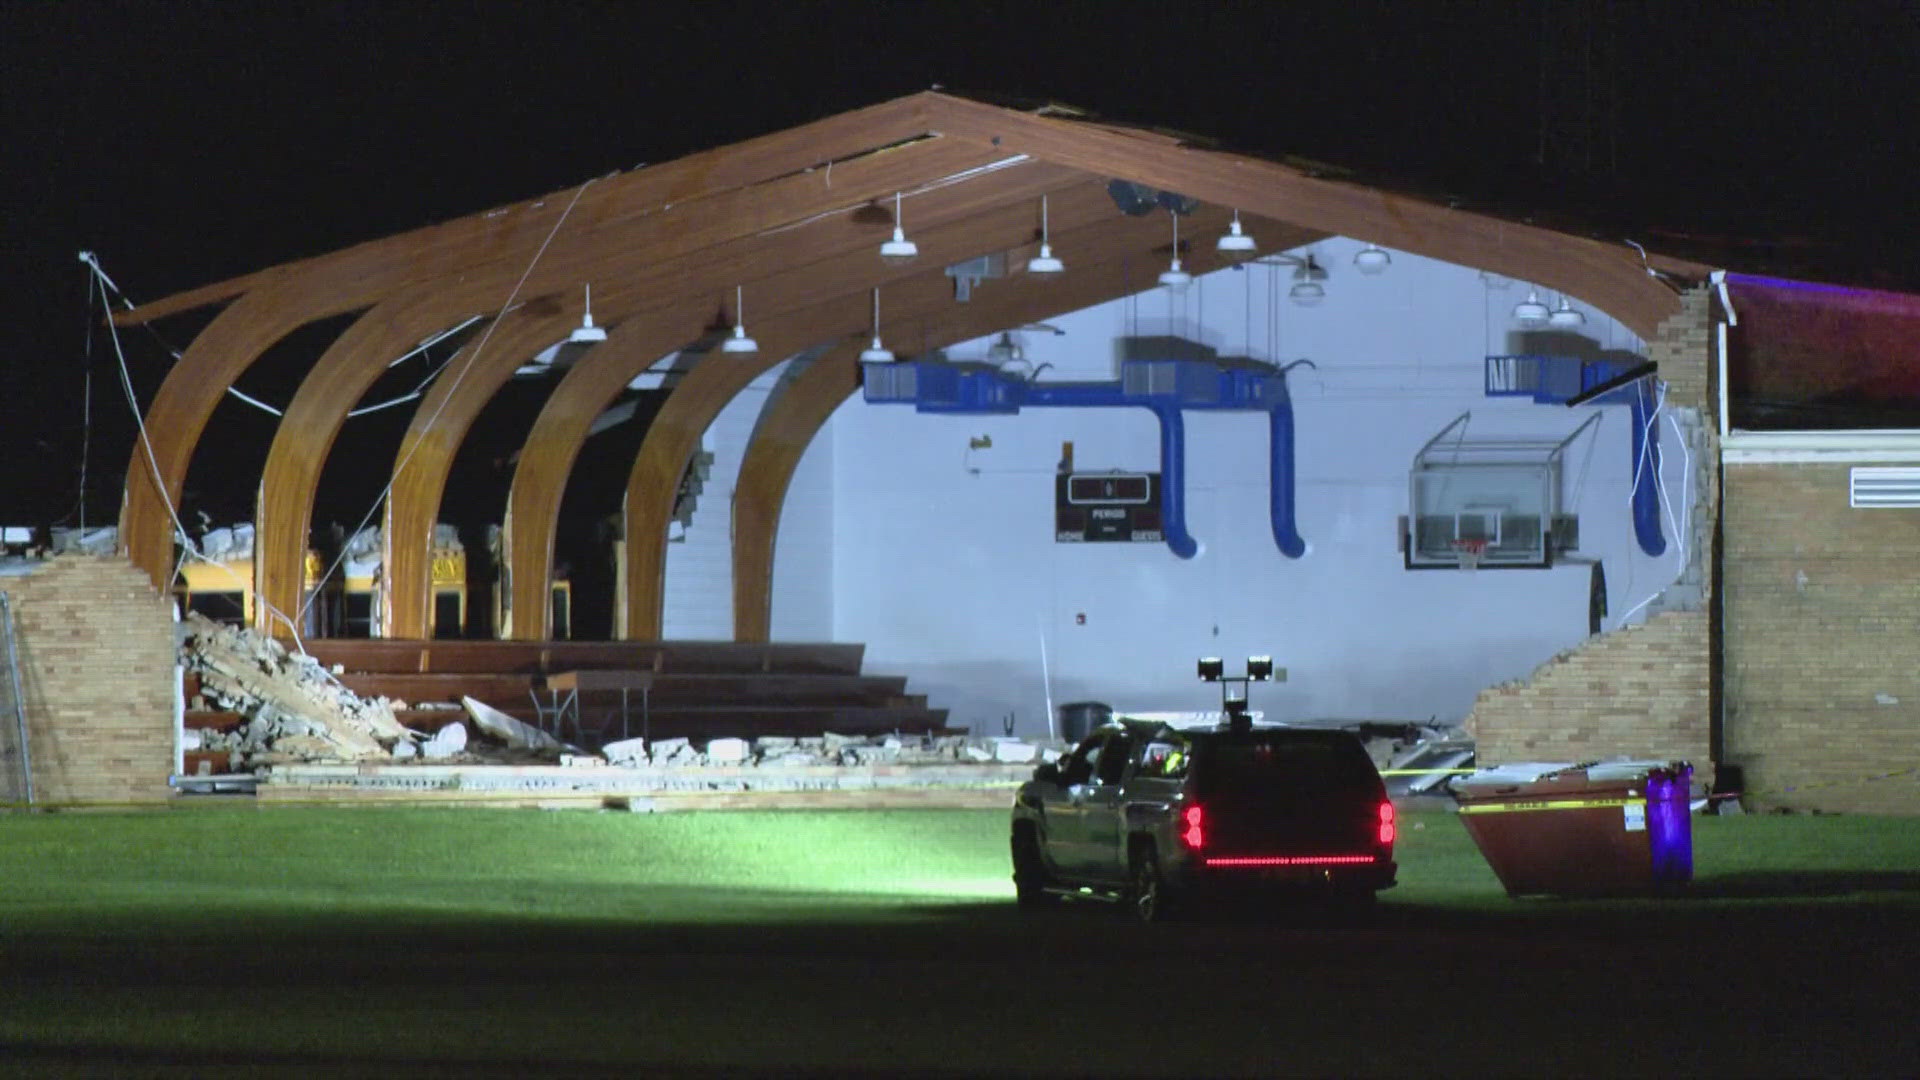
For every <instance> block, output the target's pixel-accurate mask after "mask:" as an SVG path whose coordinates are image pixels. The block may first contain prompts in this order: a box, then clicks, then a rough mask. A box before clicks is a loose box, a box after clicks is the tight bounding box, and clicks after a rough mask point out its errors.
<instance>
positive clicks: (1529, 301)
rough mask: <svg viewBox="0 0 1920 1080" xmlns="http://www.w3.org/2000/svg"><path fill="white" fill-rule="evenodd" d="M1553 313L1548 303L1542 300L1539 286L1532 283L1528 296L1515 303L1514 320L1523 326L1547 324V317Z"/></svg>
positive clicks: (1528, 287) (1528, 289) (1528, 288)
mask: <svg viewBox="0 0 1920 1080" xmlns="http://www.w3.org/2000/svg"><path fill="white" fill-rule="evenodd" d="M1551 315H1552V313H1551V312H1549V311H1548V310H1547V305H1545V304H1543V303H1541V302H1540V290H1539V288H1537V287H1535V286H1532V285H1529V286H1527V298H1526V299H1525V300H1522V301H1520V302H1519V303H1517V304H1515V305H1513V318H1514V321H1515V322H1517V323H1519V324H1520V325H1521V326H1525V327H1539V326H1545V325H1547V319H1548V318H1549V317H1550V316H1551Z"/></svg>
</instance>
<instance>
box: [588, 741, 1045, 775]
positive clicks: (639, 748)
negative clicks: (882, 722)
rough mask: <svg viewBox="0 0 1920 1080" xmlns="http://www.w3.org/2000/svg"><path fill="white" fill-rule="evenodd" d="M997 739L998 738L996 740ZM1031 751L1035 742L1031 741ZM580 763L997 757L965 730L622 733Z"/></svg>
mask: <svg viewBox="0 0 1920 1080" xmlns="http://www.w3.org/2000/svg"><path fill="white" fill-rule="evenodd" d="M995 741H998V740H995ZM1029 752H1030V753H1033V754H1035V755H1038V754H1039V753H1041V751H1040V748H1038V747H1029ZM576 760H578V761H580V763H582V764H600V763H604V764H607V765H613V766H619V767H626V768H644V767H652V768H713V767H747V768H767V769H800V768H814V767H822V766H830V767H838V768H854V767H859V766H865V765H951V764H956V763H962V762H981V761H993V760H996V759H995V758H994V757H993V756H992V754H991V752H988V753H987V754H986V755H985V756H981V754H980V747H979V745H978V744H977V743H975V742H972V741H970V740H969V739H968V738H967V736H965V735H935V736H925V737H923V736H919V735H875V736H871V737H869V736H865V735H836V734H833V733H832V732H828V733H827V734H825V735H803V736H789V735H763V736H761V737H760V738H757V739H752V740H748V739H730V738H721V739H708V740H706V742H705V743H704V744H698V745H696V744H695V743H694V742H693V740H690V739H686V738H672V739H654V740H652V741H651V742H649V741H648V740H646V739H622V740H621V741H619V742H611V743H608V744H607V745H605V746H603V747H601V748H600V753H599V755H598V756H597V757H581V758H576Z"/></svg>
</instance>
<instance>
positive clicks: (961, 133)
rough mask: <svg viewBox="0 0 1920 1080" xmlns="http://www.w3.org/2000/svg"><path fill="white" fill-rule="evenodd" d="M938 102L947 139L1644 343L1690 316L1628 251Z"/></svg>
mask: <svg viewBox="0 0 1920 1080" xmlns="http://www.w3.org/2000/svg"><path fill="white" fill-rule="evenodd" d="M930 100H931V104H930V106H929V107H930V112H931V115H930V122H931V124H932V126H933V128H934V130H937V131H939V132H940V133H941V134H942V135H944V136H948V137H952V138H958V139H970V140H973V141H975V142H977V143H979V144H980V145H981V146H992V147H994V148H995V149H998V150H1003V151H1007V152H1013V153H1023V154H1029V155H1031V156H1033V157H1035V158H1038V159H1040V160H1042V161H1053V162H1058V163H1060V164H1062V165H1071V166H1073V167H1074V168H1078V169H1084V170H1086V171H1088V172H1091V173H1094V174H1096V175H1101V176H1117V177H1123V178H1125V179H1128V180H1133V181H1135V182H1138V183H1142V184H1147V185H1149V186H1152V187H1157V188H1162V189H1167V190H1172V191H1178V192H1180V193H1181V194H1183V195H1187V196H1191V197H1193V198H1197V199H1201V200H1204V201H1206V202H1209V203H1215V204H1218V205H1221V206H1229V207H1238V208H1239V209H1240V210H1241V211H1242V212H1244V213H1252V214H1258V215H1260V216H1262V217H1269V218H1273V219H1276V220H1279V221H1286V222H1292V223H1294V224H1296V225H1299V226H1302V227H1305V228H1313V229H1320V230H1324V231H1326V232H1331V233H1339V234H1341V235H1345V236H1350V237H1353V238H1355V239H1358V240H1368V241H1372V242H1374V243H1377V244H1383V245H1385V246H1388V247H1392V248H1397V249H1399V250H1401V251H1408V252H1412V253H1414V254H1416V255H1425V256H1428V257H1429V258H1435V259H1444V260H1446V261H1448V262H1452V263H1457V264H1459V265H1462V266H1471V267H1476V268H1479V269H1484V270H1492V271H1496V272H1498V273H1501V274H1505V275H1506V276H1508V277H1512V278H1517V279H1519V280H1521V281H1529V282H1534V283H1536V284H1539V285H1541V286H1544V287H1546V288H1550V289H1554V290H1557V291H1559V292H1564V293H1567V294H1568V295H1570V296H1575V297H1578V298H1580V299H1582V300H1584V301H1586V302H1588V303H1590V304H1593V305H1594V306H1596V307H1598V308H1600V309H1601V310H1602V311H1605V312H1607V313H1608V314H1609V315H1612V316H1613V317H1614V318H1616V319H1619V320H1620V321H1621V322H1622V323H1624V324H1626V325H1627V326H1628V327H1630V328H1632V329H1633V331H1634V332H1635V333H1636V334H1639V335H1640V336H1641V337H1642V338H1645V339H1651V338H1652V337H1653V336H1654V335H1655V334H1656V333H1657V331H1658V328H1659V325H1660V323H1661V321H1662V320H1664V319H1666V318H1667V317H1668V316H1670V315H1672V314H1674V313H1675V312H1678V311H1679V310H1680V301H1679V298H1678V297H1677V296H1676V295H1675V294H1674V292H1673V290H1672V289H1669V288H1668V287H1667V286H1666V285H1664V284H1662V283H1661V282H1660V281H1659V280H1657V279H1655V278H1654V277H1652V276H1651V275H1650V274H1649V273H1648V271H1647V269H1646V267H1645V266H1643V265H1642V262H1641V259H1640V256H1639V255H1638V254H1637V253H1636V252H1634V251H1632V250H1631V249H1629V248H1626V247H1623V246H1621V245H1617V244H1607V243H1602V242H1600V241H1597V240H1589V239H1586V238H1583V237H1578V236H1570V235H1567V234H1565V233H1557V232H1552V231H1549V230H1547V229H1541V228H1537V227H1534V226H1531V225H1523V224H1519V223H1515V222H1509V221H1501V220H1499V219H1497V218H1491V217H1486V216H1483V215H1480V214H1474V213H1469V212H1467V211H1463V210H1455V209H1452V208H1449V207H1446V206H1441V205H1439V204H1436V203H1431V202H1426V201H1423V200H1420V199H1415V198H1411V197H1409V196H1404V195H1395V194H1391V193H1388V192H1385V191H1380V190H1378V189H1374V188H1366V187H1361V186H1359V185H1357V184H1349V183H1343V182H1340V181H1334V180H1323V179H1318V178H1315V177H1310V176H1307V175H1305V174H1303V173H1301V172H1300V171H1299V170H1298V169H1295V168H1291V167H1289V166H1285V165H1279V164H1275V163H1272V162H1267V161H1261V160H1259V159H1256V158H1248V157H1241V156H1238V155H1233V154H1223V153H1218V152H1215V151H1210V150H1202V149H1197V148H1193V147H1182V146H1170V145H1166V144H1164V143H1155V142H1153V141H1149V140H1143V139H1140V138H1138V137H1137V136H1136V135H1135V134H1133V133H1130V132H1123V131H1119V130H1115V129H1112V128H1108V127H1104V126H1102V125H1098V124H1088V123H1082V122H1079V121H1074V120H1062V119H1055V118H1052V117H1046V116H1036V115H1034V114H1031V113H1021V112H1015V111H1013V110H1010V109H1002V108H998V107H996V106H992V105H982V104H980V103H978V102H974V101H967V100H965V99H963V98H956V97H952V96H949V95H946V94H931V95H930Z"/></svg>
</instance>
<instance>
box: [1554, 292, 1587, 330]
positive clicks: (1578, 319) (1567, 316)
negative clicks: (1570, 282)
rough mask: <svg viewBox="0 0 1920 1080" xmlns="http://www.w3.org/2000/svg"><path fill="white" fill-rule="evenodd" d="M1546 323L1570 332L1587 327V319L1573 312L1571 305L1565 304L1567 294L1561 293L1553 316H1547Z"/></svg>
mask: <svg viewBox="0 0 1920 1080" xmlns="http://www.w3.org/2000/svg"><path fill="white" fill-rule="evenodd" d="M1547 323H1548V325H1551V326H1557V327H1559V328H1560V329H1562V330H1572V329H1575V328H1577V327H1581V326H1585V325H1587V317H1586V316H1585V315H1583V314H1581V313H1580V312H1578V311H1576V310H1574V307H1573V305H1572V304H1569V303H1567V294H1566V293H1561V294H1560V303H1558V304H1556V305H1555V306H1554V309H1553V314H1551V315H1548V316H1547Z"/></svg>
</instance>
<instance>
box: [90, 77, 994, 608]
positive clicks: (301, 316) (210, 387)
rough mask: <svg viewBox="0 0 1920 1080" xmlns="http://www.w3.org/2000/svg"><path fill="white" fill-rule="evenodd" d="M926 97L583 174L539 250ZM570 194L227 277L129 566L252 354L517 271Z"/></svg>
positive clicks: (156, 539) (163, 547)
mask: <svg viewBox="0 0 1920 1080" xmlns="http://www.w3.org/2000/svg"><path fill="white" fill-rule="evenodd" d="M925 101H926V98H925V95H923V94H916V95H913V96H911V97H907V98H901V99H898V100H895V101H889V102H885V103H882V104H880V105H876V106H873V107H872V108H869V109H861V110H858V111H856V112H851V113H845V114H842V115H839V116H833V117H829V118H827V119H825V120H821V121H819V122H817V123H813V124H806V125H802V126H800V127H796V128H790V129H788V130H786V131H780V132H776V133H774V134H772V135H766V136H762V137H760V138H756V139H750V140H747V141H745V142H742V143H737V144H735V145H733V146H728V147H721V148H719V149H715V150H710V151H705V152H703V153H698V154H693V155H691V156H689V157H686V158H682V159H679V160H677V161H671V162H667V163H664V164H661V165H657V166H654V167H652V168H648V169H641V170H637V171H635V172H632V173H627V174H622V175H619V176H615V177H611V178H608V179H605V180H600V181H597V182H594V183H592V184H591V185H590V186H588V187H586V188H585V190H584V191H582V192H581V193H580V198H579V202H578V204H576V205H574V207H573V211H572V213H571V214H570V215H568V218H567V228H566V230H564V232H565V234H566V235H564V236H555V237H553V240H554V244H555V245H556V246H557V247H558V248H559V250H557V251H549V253H548V256H549V257H550V258H553V259H554V260H555V261H562V260H563V259H564V258H566V257H568V252H569V251H571V250H574V247H575V245H576V244H577V245H578V246H579V247H580V248H584V249H588V250H592V249H594V248H596V247H598V248H601V249H610V250H611V251H612V252H613V253H614V254H616V255H621V254H626V253H627V252H628V251H629V249H628V248H626V247H624V246H621V245H622V244H623V243H625V241H623V240H621V239H620V238H619V237H618V236H615V237H613V238H612V239H611V240H609V239H607V238H605V237H603V236H602V235H601V233H602V230H603V229H604V230H609V231H612V232H616V233H617V232H618V231H619V229H620V228H621V227H622V226H628V225H630V224H631V223H632V222H633V221H635V220H637V219H641V218H645V217H649V216H652V215H655V214H658V213H662V212H664V211H665V209H666V208H668V207H671V206H673V205H675V204H678V203H682V202H685V201H687V200H690V199H695V198H699V197H702V196H705V195H709V194H713V193H716V192H722V191H727V190H731V189H735V188H742V187H746V186H748V185H754V184H760V183H764V182H766V181H768V180H771V179H774V178H780V177H785V176H788V175H790V174H792V173H794V172H796V171H798V170H804V169H808V168H810V167H812V166H816V165H820V164H822V163H825V162H830V161H835V160H840V159H845V158H848V157H851V156H853V155H859V154H863V153H866V152H868V151H871V150H873V149H875V148H879V147H885V146H890V145H892V144H894V143H897V142H899V141H901V140H906V139H912V138H914V137H916V136H919V135H922V134H924V133H925V132H926V122H925V108H924V106H925ZM988 156H991V155H988ZM830 171H831V170H823V173H829V172H830ZM572 197H573V192H571V191H567V192H560V193H556V194H554V195H551V196H547V197H545V198H542V199H537V200H530V201H528V202H525V203H520V204H516V205H513V206H508V207H503V208H501V209H498V210H492V211H488V212H486V213H483V214H475V215H471V216H469V217H465V218H461V219H459V220H457V221H453V222H448V223H446V224H443V225H437V226H433V227H430V228H426V229H418V230H415V231H413V232H409V233H404V234H401V235H399V236H395V237H390V238H387V239H384V240H375V241H371V242H368V243H365V244H360V245H357V246H354V247H350V248H346V249H344V250H342V251H338V252H334V253H332V254H329V255H323V256H319V257H317V258H314V259H308V260H304V261H301V262H296V263H289V264H286V265H283V266H279V267H275V268H273V269H270V270H267V271H263V272H261V273H258V274H251V275H247V276H246V277H244V278H240V279H235V281H234V282H233V283H232V284H233V286H236V287H241V288H245V289H246V292H245V293H244V294H241V295H240V296H239V298H238V299H237V300H235V301H234V302H233V303H232V304H230V305H229V306H228V307H226V308H225V309H224V310H222V311H221V312H220V314H219V315H217V316H216V317H215V318H214V319H213V321H212V322H211V323H210V324H209V325H208V326H207V328H206V329H205V330H203V331H202V332H201V333H200V334H199V336H197V337H196V338H195V339H194V340H193V342H192V343H191V344H189V345H188V347H187V349H186V351H185V352H184V353H183V354H182V355H181V357H180V359H179V361H178V362H176V363H175V364H174V365H173V367H172V368H170V369H169V370H168V372H167V377H166V379H165V380H164V381H163V382H162V384H161V386H160V389H159V391H158V392H157V393H156V394H155V396H154V400H153V403H152V405H150V406H149V407H148V410H147V419H146V431H147V439H148V441H149V443H150V445H151V449H152V456H153V461H152V462H151V463H150V462H149V461H148V458H147V450H146V448H144V447H140V446H136V447H135V448H134V450H133V454H132V460H131V461H130V462H129V464H128V469H127V487H126V495H125V498H124V500H123V503H122V510H121V517H120V543H121V546H122V548H123V549H124V550H125V551H126V552H127V554H128V555H129V556H130V557H131V559H132V560H133V563H134V565H136V566H138V567H140V568H141V569H143V570H145V571H146V572H147V574H148V576H149V577H151V578H152V579H153V581H154V582H155V584H156V585H158V586H160V587H162V588H164V587H166V585H167V577H168V575H169V574H170V572H171V570H172V567H173V525H172V523H171V520H170V516H169V513H168V507H169V506H174V505H178V503H179V499H180V492H181V488H182V486H183V485H184V482H185V477H186V470H187V464H188V461H189V460H190V459H191V458H192V456H193V450H194V447H195V446H196V445H197V444H198V443H199V441H200V436H201V434H202V432H203V431H205V429H206V424H207V420H208V418H210V417H211V416H212V415H213V410H214V407H215V406H217V405H218V404H219V403H220V401H221V400H222V399H223V397H224V396H225V394H226V392H227V388H228V387H230V386H232V385H233V383H234V381H235V380H236V379H238V378H239V377H240V375H241V373H243V372H244V371H245V370H246V369H247V367H248V366H249V365H250V364H252V363H253V361H254V360H255V358H257V357H258V356H259V355H260V354H261V353H263V352H265V351H266V350H267V349H268V348H269V347H271V346H272V345H273V344H274V343H275V342H277V341H279V340H280V339H281V338H283V337H285V336H286V335H287V334H288V333H291V332H292V331H293V330H295V329H297V328H299V327H301V326H304V325H306V324H307V323H310V322H313V321H314V320H316V319H322V318H327V317H330V316H334V315H339V314H343V313H345V312H349V311H356V310H359V309H362V308H366V307H369V306H371V305H373V304H376V303H378V302H380V301H382V300H383V299H385V298H387V297H388V296H390V295H391V294H392V293H394V292H396V291H398V290H402V289H405V288H407V287H408V286H412V285H417V284H419V283H421V282H423V281H429V280H433V279H437V278H440V277H443V276H447V275H454V274H460V273H463V272H469V271H473V270H476V269H477V268H479V267H482V266H485V265H488V264H505V265H507V266H510V267H512V268H513V271H514V272H516V273H517V272H518V270H520V269H521V268H524V267H525V266H526V264H527V263H528V262H529V261H531V260H532V259H533V257H534V255H535V253H536V252H538V251H539V250H540V248H541V245H542V244H545V243H546V242H547V240H548V237H549V236H552V234H553V230H554V226H555V225H556V223H558V222H559V221H560V220H561V215H562V213H564V212H565V211H566V207H567V205H568V203H569V202H570V201H571V200H572ZM573 257H576V258H577V257H579V256H577V255H576V256H573ZM509 280H510V279H509ZM575 280H578V278H576V279H575ZM505 292H506V290H505V288H504V287H502V288H501V289H499V290H498V292H497V293H496V294H495V295H493V296H489V297H487V298H485V299H484V300H482V301H479V302H478V303H477V305H476V309H477V310H484V309H485V308H486V307H487V305H488V304H494V305H497V304H498V303H499V302H500V298H501V297H503V296H504V295H505ZM230 295H234V294H233V293H232V292H231V291H230V288H229V287H228V286H211V287H207V288H204V289H198V290H194V291H193V292H192V293H187V294H181V295H179V296H176V297H170V298H167V299H164V300H161V301H158V302H156V303H153V304H148V305H145V306H144V307H140V308H137V309H135V310H133V311H131V312H122V313H120V314H119V315H116V316H115V317H114V321H115V322H116V323H119V324H121V325H128V324H137V323H142V322H147V321H150V320H152V319H156V318H160V317H163V316H165V315H168V314H172V313H174V312H178V311H184V310H187V309H188V308H190V307H194V306H199V305H200V304H202V303H206V302H211V300H212V299H213V298H215V297H225V296H230ZM424 336H425V335H424V334H423V335H422V337H424ZM415 340H416V341H417V340H419V339H418V338H416V339H415ZM411 344H412V343H411V342H409V343H408V345H409V347H411ZM156 472H157V474H158V475H156Z"/></svg>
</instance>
